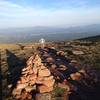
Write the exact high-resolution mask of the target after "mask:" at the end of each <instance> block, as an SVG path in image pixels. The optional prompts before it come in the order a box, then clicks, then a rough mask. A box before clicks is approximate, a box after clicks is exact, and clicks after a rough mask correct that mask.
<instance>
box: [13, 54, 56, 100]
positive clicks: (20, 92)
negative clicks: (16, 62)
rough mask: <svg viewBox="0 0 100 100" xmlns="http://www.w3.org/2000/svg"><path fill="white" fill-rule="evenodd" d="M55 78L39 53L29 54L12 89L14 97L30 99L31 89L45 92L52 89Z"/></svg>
mask: <svg viewBox="0 0 100 100" xmlns="http://www.w3.org/2000/svg"><path fill="white" fill-rule="evenodd" d="M54 83H55V80H54V78H53V76H52V75H51V73H50V71H49V69H47V68H46V67H45V66H44V65H43V63H42V60H41V58H40V57H39V55H37V54H36V55H35V56H31V57H30V58H29V59H28V61H27V67H25V68H23V69H22V76H21V77H20V79H19V80H18V82H17V85H16V87H15V88H14V90H13V91H12V95H13V96H14V98H16V99H21V100H31V99H32V95H31V92H32V91H33V90H36V91H38V92H39V93H46V92H50V91H52V90H53V86H54Z"/></svg>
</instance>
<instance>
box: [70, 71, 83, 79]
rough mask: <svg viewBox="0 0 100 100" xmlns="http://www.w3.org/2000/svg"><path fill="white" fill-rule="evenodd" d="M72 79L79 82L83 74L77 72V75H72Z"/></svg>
mask: <svg viewBox="0 0 100 100" xmlns="http://www.w3.org/2000/svg"><path fill="white" fill-rule="evenodd" d="M70 77H71V79H72V80H79V79H80V77H81V74H80V73H78V72H76V73H73V74H71V75H70Z"/></svg>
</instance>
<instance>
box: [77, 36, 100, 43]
mask: <svg viewBox="0 0 100 100" xmlns="http://www.w3.org/2000/svg"><path fill="white" fill-rule="evenodd" d="M78 40H86V41H93V42H96V41H97V42H98V41H99V42H100V35H97V36H91V37H87V38H81V39H78Z"/></svg>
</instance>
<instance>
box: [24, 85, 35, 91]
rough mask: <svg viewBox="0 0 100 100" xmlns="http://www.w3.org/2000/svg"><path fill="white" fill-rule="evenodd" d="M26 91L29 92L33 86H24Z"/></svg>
mask: <svg viewBox="0 0 100 100" xmlns="http://www.w3.org/2000/svg"><path fill="white" fill-rule="evenodd" d="M25 90H26V92H31V91H32V90H33V86H27V87H25Z"/></svg>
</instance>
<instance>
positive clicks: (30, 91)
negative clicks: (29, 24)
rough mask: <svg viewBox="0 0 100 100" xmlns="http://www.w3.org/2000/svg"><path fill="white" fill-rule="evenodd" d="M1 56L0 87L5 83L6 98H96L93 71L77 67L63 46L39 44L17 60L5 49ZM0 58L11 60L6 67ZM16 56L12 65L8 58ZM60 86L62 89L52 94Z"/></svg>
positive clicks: (91, 99) (0, 53)
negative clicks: (27, 54)
mask: <svg viewBox="0 0 100 100" xmlns="http://www.w3.org/2000/svg"><path fill="white" fill-rule="evenodd" d="M2 53H3V54H2ZM0 56H1V57H0V58H1V59H0V71H1V72H3V73H4V75H3V74H2V73H0V74H1V75H0V77H1V76H2V75H3V76H5V75H6V78H1V79H2V80H0V88H1V87H2V88H4V85H5V87H6V86H7V84H8V87H6V88H5V89H6V90H3V91H6V92H7V89H8V90H9V91H8V92H9V93H4V94H8V95H9V96H10V99H7V100H57V97H59V99H60V100H94V99H95V100H99V99H98V96H99V88H98V87H99V85H98V84H99V81H98V79H97V77H96V76H95V74H94V73H93V72H91V70H89V69H84V68H81V69H80V66H79V64H77V63H78V62H77V63H76V61H75V60H73V61H72V60H69V59H68V57H66V55H65V52H64V51H62V50H61V51H59V50H57V49H56V48H55V47H53V46H46V47H44V48H41V47H38V48H37V49H36V50H35V51H34V54H33V55H32V56H30V57H29V59H28V60H27V61H21V60H19V58H18V57H16V56H15V55H14V54H13V53H9V51H8V50H5V51H3V52H2V51H0ZM9 56H11V57H9ZM2 59H3V61H4V62H10V63H7V65H5V66H6V67H5V68H2V64H3V65H4V62H3V63H2V62H1V60H2ZM16 60H17V63H16V66H15V65H13V64H12V62H11V61H16ZM9 65H10V67H9ZM7 66H8V67H7ZM2 69H3V70H2ZM5 73H6V74H5ZM7 77H8V78H7ZM3 80H4V81H3ZM59 89H60V90H61V91H60V92H59V93H58V94H57V95H55V94H56V92H58V91H59ZM0 90H2V89H0ZM56 90H57V91H56ZM62 90H63V92H62ZM3 91H0V92H1V93H0V95H1V96H0V97H2V96H3V95H2V93H3ZM40 98H41V99H40ZM5 100H6V99H5Z"/></svg>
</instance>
